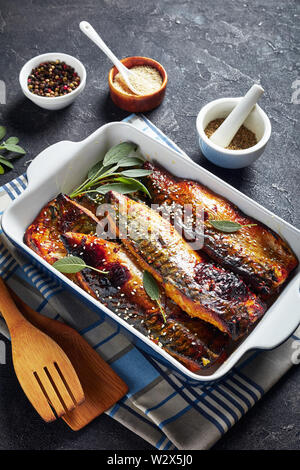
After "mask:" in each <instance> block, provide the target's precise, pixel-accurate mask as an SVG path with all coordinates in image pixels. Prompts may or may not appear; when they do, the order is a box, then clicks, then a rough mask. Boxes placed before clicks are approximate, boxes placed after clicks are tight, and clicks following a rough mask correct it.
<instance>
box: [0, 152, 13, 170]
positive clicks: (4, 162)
mask: <svg viewBox="0 0 300 470" xmlns="http://www.w3.org/2000/svg"><path fill="white" fill-rule="evenodd" d="M0 163H2V165H5V166H7V167H8V168H13V167H14V166H13V164H12V163H11V162H10V161H9V160H7V159H6V158H4V157H2V156H1V155H0Z"/></svg>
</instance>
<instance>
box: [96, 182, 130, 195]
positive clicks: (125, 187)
mask: <svg viewBox="0 0 300 470" xmlns="http://www.w3.org/2000/svg"><path fill="white" fill-rule="evenodd" d="M96 191H97V192H98V193H100V194H106V193H108V192H109V191H116V192H117V193H120V194H130V193H135V192H136V191H138V188H137V187H136V186H135V185H131V184H128V183H108V184H103V185H102V186H99V188H97V189H96Z"/></svg>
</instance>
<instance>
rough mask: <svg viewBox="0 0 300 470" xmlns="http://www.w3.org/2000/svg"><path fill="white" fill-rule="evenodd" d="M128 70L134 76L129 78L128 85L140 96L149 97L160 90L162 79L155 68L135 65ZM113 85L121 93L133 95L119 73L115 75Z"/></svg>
mask: <svg viewBox="0 0 300 470" xmlns="http://www.w3.org/2000/svg"><path fill="white" fill-rule="evenodd" d="M130 70H131V71H132V72H134V74H135V76H130V83H131V84H132V85H133V87H134V88H135V89H136V90H137V91H138V92H140V93H141V94H142V95H150V94H151V93H154V92H155V91H157V90H159V89H160V88H161V86H162V82H163V79H162V76H161V74H160V73H159V71H158V70H157V69H156V68H155V67H151V66H150V65H135V66H133V67H131V69H130ZM113 85H114V87H115V88H117V90H119V91H121V92H122V93H126V94H128V95H134V93H133V92H132V91H131V90H130V89H129V88H128V86H127V85H126V83H125V81H124V79H123V77H122V75H121V74H120V73H117V74H116V76H115V77H114V81H113Z"/></svg>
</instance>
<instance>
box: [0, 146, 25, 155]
mask: <svg viewBox="0 0 300 470" xmlns="http://www.w3.org/2000/svg"><path fill="white" fill-rule="evenodd" d="M3 146H4V147H5V149H6V150H8V151H9V152H15V153H21V154H23V155H24V154H25V153H26V152H25V150H24V149H23V148H22V147H20V145H16V144H6V143H5V144H3Z"/></svg>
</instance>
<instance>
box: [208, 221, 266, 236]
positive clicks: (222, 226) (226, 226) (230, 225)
mask: <svg viewBox="0 0 300 470" xmlns="http://www.w3.org/2000/svg"><path fill="white" fill-rule="evenodd" d="M209 223H210V224H211V225H212V226H213V227H214V228H216V229H217V230H220V232H226V233H233V232H237V231H238V230H240V229H241V228H243V227H254V226H255V225H257V224H246V225H241V224H239V223H238V222H233V221H232V220H213V219H209Z"/></svg>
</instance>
